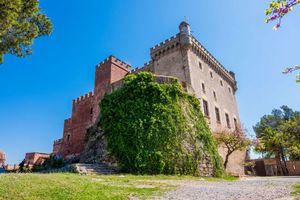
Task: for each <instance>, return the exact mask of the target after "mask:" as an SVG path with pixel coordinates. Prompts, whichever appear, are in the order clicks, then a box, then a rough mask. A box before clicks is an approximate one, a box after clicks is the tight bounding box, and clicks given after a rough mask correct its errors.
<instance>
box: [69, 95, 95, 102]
mask: <svg viewBox="0 0 300 200" xmlns="http://www.w3.org/2000/svg"><path fill="white" fill-rule="evenodd" d="M93 97H94V94H93V92H89V93H87V94H85V95H83V96H80V97H78V98H77V99H73V104H77V103H80V102H82V101H86V100H88V99H90V98H93Z"/></svg>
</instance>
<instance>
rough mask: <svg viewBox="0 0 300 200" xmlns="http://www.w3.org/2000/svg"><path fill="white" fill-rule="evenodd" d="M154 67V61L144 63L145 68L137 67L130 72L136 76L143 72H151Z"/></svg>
mask: <svg viewBox="0 0 300 200" xmlns="http://www.w3.org/2000/svg"><path fill="white" fill-rule="evenodd" d="M152 67H153V61H152V60H151V61H149V62H147V63H144V65H143V67H136V68H134V69H132V70H131V71H130V73H133V74H136V73H139V72H142V71H151V68H152Z"/></svg>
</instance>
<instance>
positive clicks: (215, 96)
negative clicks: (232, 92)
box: [213, 91, 217, 101]
mask: <svg viewBox="0 0 300 200" xmlns="http://www.w3.org/2000/svg"><path fill="white" fill-rule="evenodd" d="M213 94H214V99H215V101H217V95H216V92H215V91H213Z"/></svg>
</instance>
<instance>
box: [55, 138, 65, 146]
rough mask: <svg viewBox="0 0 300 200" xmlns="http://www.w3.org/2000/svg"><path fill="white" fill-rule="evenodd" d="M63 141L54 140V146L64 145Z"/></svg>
mask: <svg viewBox="0 0 300 200" xmlns="http://www.w3.org/2000/svg"><path fill="white" fill-rule="evenodd" d="M62 141H63V139H57V140H54V145H57V144H60V143H62Z"/></svg>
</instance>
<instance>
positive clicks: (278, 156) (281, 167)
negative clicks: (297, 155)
mask: <svg viewBox="0 0 300 200" xmlns="http://www.w3.org/2000/svg"><path fill="white" fill-rule="evenodd" d="M275 160H276V163H277V171H279V174H280V175H285V172H284V168H283V166H282V163H281V158H280V153H279V151H276V152H275ZM277 175H278V174H277Z"/></svg>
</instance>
